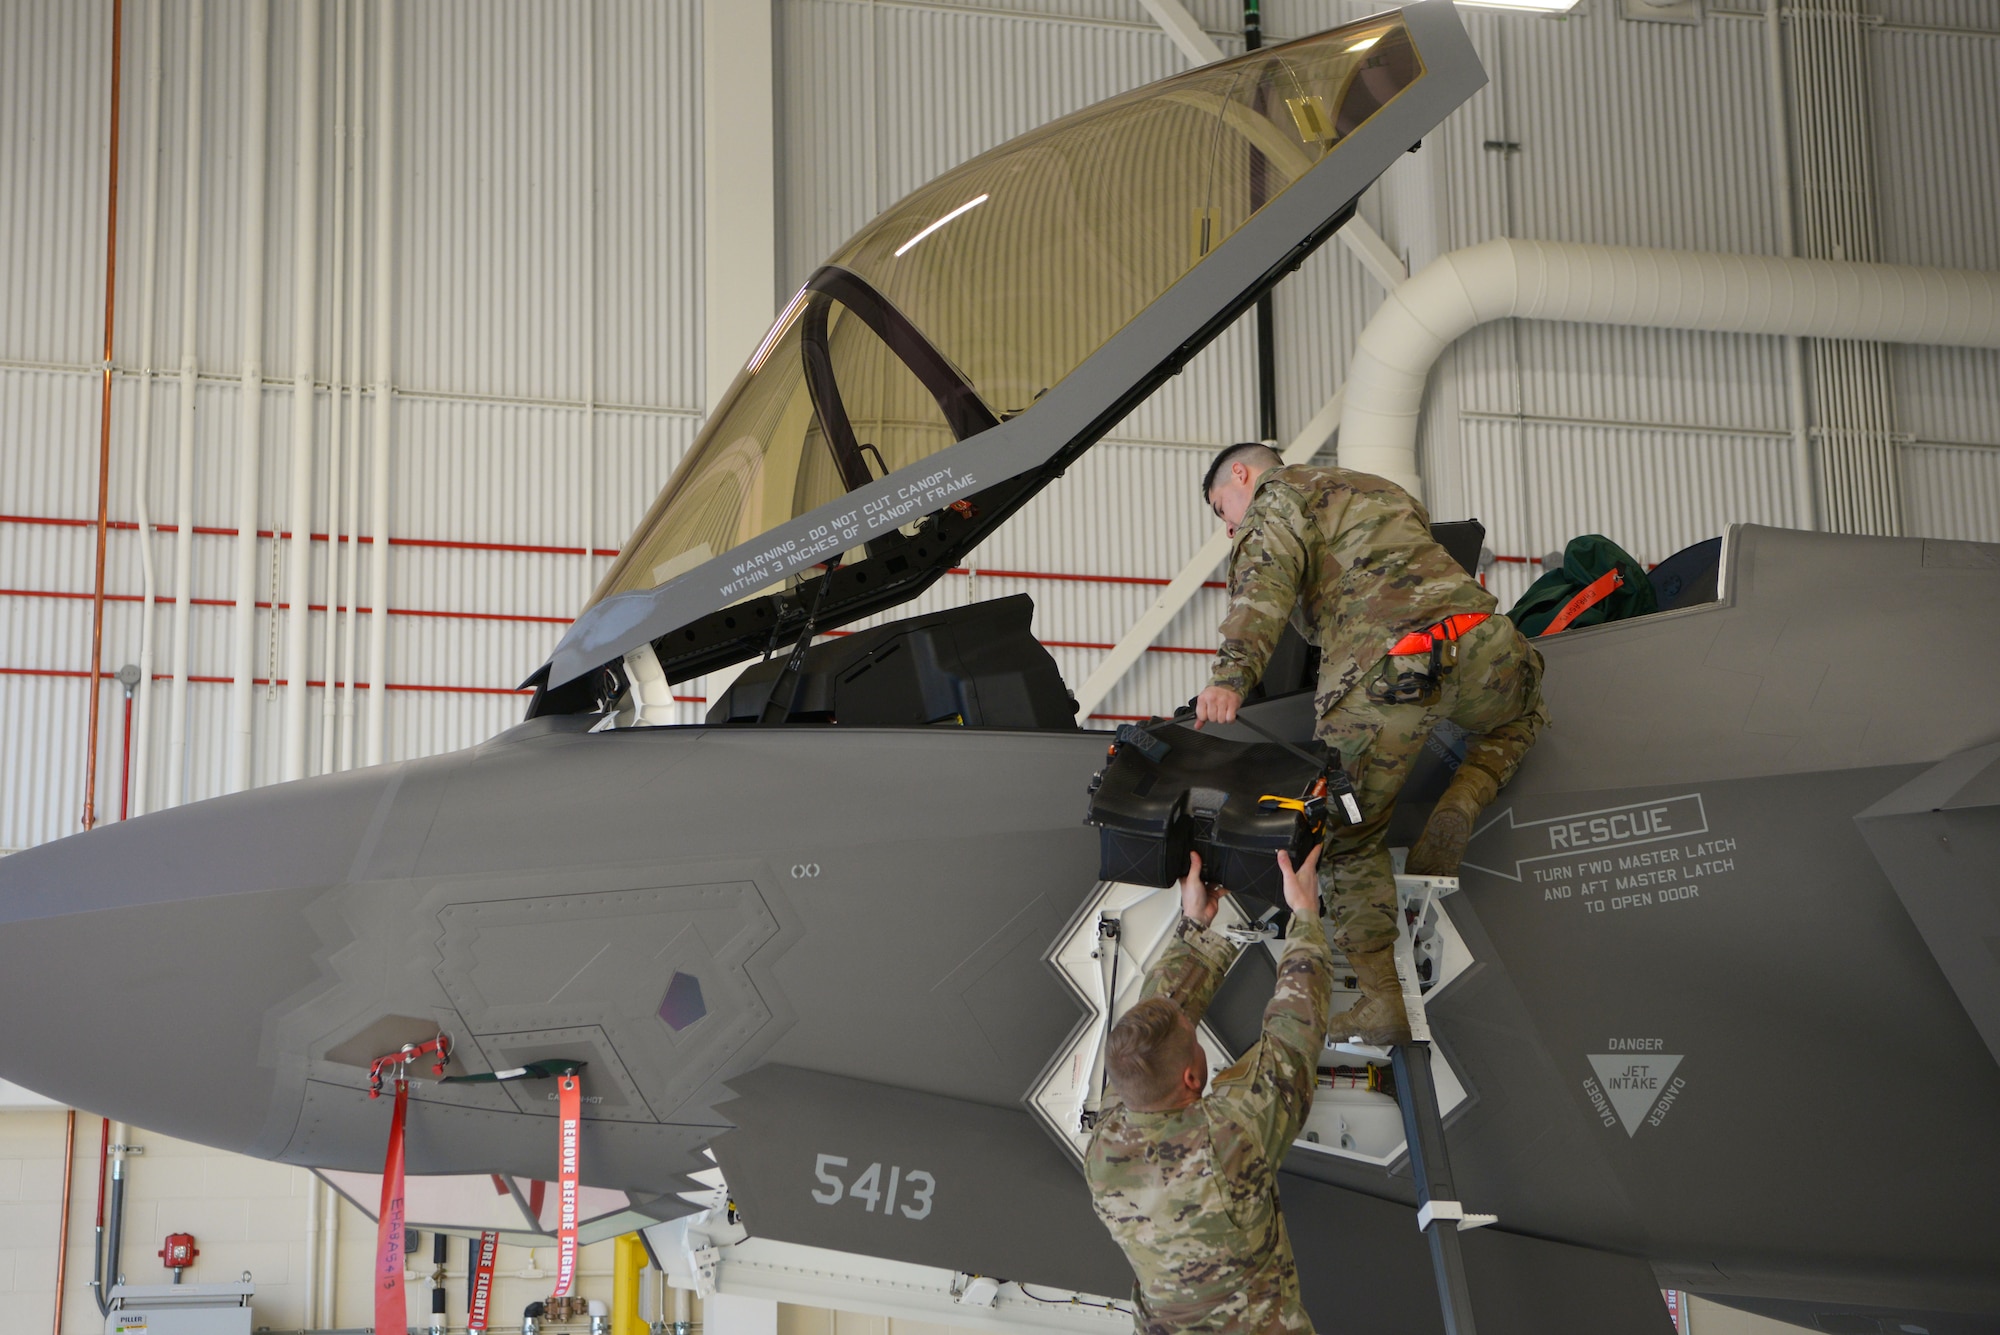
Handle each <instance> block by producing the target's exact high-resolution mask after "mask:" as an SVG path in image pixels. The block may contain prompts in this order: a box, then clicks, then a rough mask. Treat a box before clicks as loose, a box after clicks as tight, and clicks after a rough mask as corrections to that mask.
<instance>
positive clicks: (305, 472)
mask: <svg viewBox="0 0 2000 1335" xmlns="http://www.w3.org/2000/svg"><path fill="white" fill-rule="evenodd" d="M297 6H298V7H297V9H296V11H295V13H294V18H295V20H296V21H297V23H298V25H299V45H298V69H297V70H295V71H294V72H293V81H294V88H295V90H296V92H297V102H296V111H295V113H294V114H295V115H296V116H297V118H298V123H297V124H296V125H295V126H293V133H294V135H295V137H296V145H297V147H296V164H295V167H294V171H293V176H292V472H291V484H292V506H291V509H292V546H291V559H290V560H289V561H287V562H286V565H285V601H286V602H288V603H290V604H291V609H290V610H289V611H288V612H286V613H285V672H286V675H287V678H288V680H287V682H286V684H285V742H284V752H283V762H282V763H283V770H282V773H283V776H284V777H285V778H287V779H303V778H304V777H305V776H306V706H307V704H308V703H309V699H308V695H307V692H308V690H309V688H308V687H307V685H306V680H307V678H308V677H310V676H311V675H312V674H311V673H310V672H309V671H307V669H306V657H307V655H308V654H309V653H310V652H311V638H310V632H311V629H312V624H311V612H310V611H309V605H310V604H311V602H312V500H313V497H312V455H313V408H314V403H313V361H314V358H315V354H316V353H317V351H318V348H317V345H316V341H315V336H316V335H317V334H318V332H319V304H318V295H319V0H297ZM274 540H275V539H274ZM277 612H278V609H277V608H275V607H274V608H272V609H271V614H272V615H273V616H276V615H277ZM328 689H332V688H331V685H330V684H329V687H328Z"/></svg>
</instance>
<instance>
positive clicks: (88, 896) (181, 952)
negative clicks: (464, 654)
mask: <svg viewBox="0 0 2000 1335" xmlns="http://www.w3.org/2000/svg"><path fill="white" fill-rule="evenodd" d="M397 772H398V767H395V766H384V767H381V768H378V769H372V770H358V771H354V772H352V773H349V774H340V775H330V776H327V777H325V778H321V779H313V780H308V781H305V782H302V783H289V784H280V785H276V786H273V787H269V788H261V789H257V790H254V791H251V792H246V793H239V794H236V795H235V796H231V797H225V798H217V799H215V800H212V801H207V802H198V803H194V804H191V805H189V806H185V807H179V808H176V809H174V810H172V811H163V812H159V813H157V814H154V815H150V816H145V817H141V818H138V819H135V820H130V821H122V822H119V823H117V824H114V825H108V826H104V827H102V828H99V829H97V830H93V831H90V832H88V833H85V834H79V835H73V836H71V837H69V838H67V839H59V840H56V841H54V842H52V843H48V844H44V845H42V846H40V847H38V848H33V849H29V850H26V851H24V852H21V853H17V854H14V855H13V856H11V857H8V858H5V859H0V1014H5V1015H6V1016H7V1017H8V1026H7V1029H8V1032H7V1035H6V1038H5V1039H4V1040H0V1078H5V1079H7V1080H11V1081H13V1082H14V1083H16V1084H19V1085H22V1086H25V1087H26V1088H29V1089H32V1090H35V1091H37V1092H38V1093H41V1094H44V1095H47V1096H48V1097H50V1098H54V1099H59V1100H61V1101H62V1102H64V1103H67V1104H69V1105H71V1106H73V1107H77V1108H82V1109H85V1110H87V1111H90V1112H95V1113H100V1114H102V1115H104V1116H107V1117H111V1118H115V1119H117V1120H120V1121H126V1122H131V1123H134V1124H136V1125H138V1126H143V1127H146V1128H147V1129H149V1130H153V1131H157V1132H161V1133H163V1134H167V1135H174V1136H180V1137H183V1138H185V1139H189V1140H195V1141H199V1142H202V1143H205V1144H209V1145H214V1146H216V1147H218V1148H222V1149H230V1150H236V1151H239V1152H246V1153H257V1152H260V1151H263V1152H266V1153H268V1152H271V1151H272V1150H274V1149H275V1148H276V1147H277V1146H281V1145H282V1144H283V1142H284V1138H285V1137H286V1136H288V1135H289V1134H290V1131H291V1126H292V1122H294V1121H295V1120H296V1117H297V1108H296V1100H297V1093H296V1089H297V1082H296V1080H288V1081H284V1082H282V1084H281V1081H280V1078H279V1077H280V1071H279V1069H278V1068H279V1056H278V1054H277V1053H276V1052H275V1051H271V1050H267V1049H269V1048H270V1047H271V1040H270V1038H269V1036H268V1034H267V1033H266V1023H265V1021H266V1016H267V1014H270V1013H272V1012H274V1010H275V1009H276V1008H278V1007H279V1006H280V1004H281V1003H282V1002H283V1001H284V1000H285V998H287V997H288V996H292V995H295V994H296V993H297V992H298V990H299V989H300V988H302V987H304V986H306V985H307V984H308V983H310V982H311V980H312V979H313V977H314V973H315V970H314V968H313V954H314V951H315V949H317V948H319V943H318V941H317V939H316V937H315V934H314V932H313V930H312V929H311V927H310V926H309V924H308V922H307V916H306V914H305V912H304V907H305V904H306V902H307V901H308V900H309V899H310V898H311V897H312V896H313V895H315V894H316V893H317V892H318V891H320V890H321V889H322V888H324V887H325V886H327V885H330V884H336V883H338V882H341V881H343V880H345V879H346V878H347V876H348V874H349V869H350V867H351V866H352V864H353V861H354V859H355V857H356V853H357V850H358V849H359V848H361V847H362V846H363V845H364V844H365V843H366V840H367V836H368V831H369V829H370V828H371V825H378V824H379V823H380V820H381V816H380V814H379V811H380V809H381V808H383V807H384V806H385V802H386V799H387V798H388V796H389V795H390V794H392V793H393V790H394V789H393V781H394V777H395V775H396V774H397ZM281 1088H285V1089H290V1090H291V1091H292V1093H291V1094H290V1095H289V1102H288V1099H287V1096H285V1095H282V1094H281V1092H280V1091H281Z"/></svg>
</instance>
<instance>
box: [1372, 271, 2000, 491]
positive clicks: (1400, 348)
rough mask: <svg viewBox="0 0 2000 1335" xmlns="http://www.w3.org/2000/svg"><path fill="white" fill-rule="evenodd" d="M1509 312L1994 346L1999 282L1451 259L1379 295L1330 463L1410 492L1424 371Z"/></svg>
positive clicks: (1924, 274)
mask: <svg viewBox="0 0 2000 1335" xmlns="http://www.w3.org/2000/svg"><path fill="white" fill-rule="evenodd" d="M1509 316H1516V317H1522V318H1526V319H1537V320H1570V321H1574V322H1578V323H1582V324H1611V325H1635V326H1649V327H1653V328H1660V329H1701V330H1707V331H1710V332H1712V333H1728V334H1789V335H1794V336H1800V337H1807V338H1844V339H1867V340H1872V341H1875V342H1882V343H1926V344H1940V345H1949V346H1956V347H1972V348H2000V274H1995V273H1983V272H1971V271H1966V270H1956V269H1921V268H1913V267H1909V266H1905V265H1898V264H1847V263H1842V262H1840V261H1836V260H1808V259H1781V258H1778V257H1775V256H1766V255H1712V254H1702V253H1699V252H1694V251H1679V250H1641V249H1636V248H1632V247H1625V246H1585V245H1571V244H1565V243H1562V242H1555V241H1511V240H1504V239H1503V240H1499V241H1488V242H1486V243H1484V244H1483V245H1477V246H1471V247H1468V248H1467V249H1465V250H1458V251H1453V252H1452V253H1451V254H1449V255H1444V256H1441V257H1439V258H1438V259H1437V260H1436V261H1434V262H1433V263H1431V264H1430V265H1428V266H1426V267H1425V268H1424V270H1423V271H1422V272H1421V273H1419V274H1417V275H1416V276H1415V277H1414V278H1412V279H1411V280H1410V281H1409V282H1407V283H1405V284H1403V285H1402V286H1401V287H1399V288H1397V289H1396V290H1395V291H1394V292H1391V293H1390V294H1389V296H1388V299H1387V300H1386V301H1384V302H1383V303H1382V306H1381V309H1379V310H1378V311H1376V312H1375V316H1374V318H1373V319H1371V320H1370V321H1369V322H1368V327H1367V328H1366V329H1364V330H1363V331H1362V333H1361V341H1360V345H1359V347H1358V348H1357V349H1356V351H1355V354H1354V362H1353V364H1352V366H1351V367H1350V368H1349V370H1348V378H1347V384H1346V396H1347V402H1346V406H1345V408H1344V409H1343V410H1342V412H1341V417H1340V465H1341V467H1343V468H1350V469H1354V470H1356V471H1358V472H1363V473H1374V474H1376V475H1377V476H1380V477H1386V478H1390V479H1392V480H1393V481H1396V482H1399V483H1401V484H1402V485H1403V486H1405V487H1408V488H1410V489H1411V490H1412V491H1414V492H1416V493H1417V494H1418V495H1422V491H1421V486H1422V483H1421V481H1420V480H1419V478H1418V475H1417V414H1418V411H1419V409H1420V408H1421V406H1422V403H1423V397H1424V382H1425V380H1426V379H1427V378H1428V377H1429V375H1430V369H1431V364H1432V363H1433V362H1435V361H1436V360H1437V359H1438V357H1439V355H1440V354H1442V353H1443V352H1444V350H1445V349H1446V348H1447V347H1449V346H1451V343H1452V341H1453V340H1454V339H1456V338H1458V336H1459V335H1461V334H1463V333H1465V332H1466V331H1468V330H1470V329H1472V328H1473V327H1474V326H1476V325H1481V324H1484V323H1486V322H1487V321H1489V320H1500V319H1505V318H1507V317H1509Z"/></svg>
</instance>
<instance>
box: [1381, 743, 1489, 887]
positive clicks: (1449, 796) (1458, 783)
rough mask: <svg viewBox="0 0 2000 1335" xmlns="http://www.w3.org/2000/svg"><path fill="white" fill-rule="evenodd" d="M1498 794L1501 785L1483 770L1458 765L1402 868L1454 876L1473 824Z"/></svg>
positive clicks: (1413, 873)
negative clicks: (1455, 772)
mask: <svg viewBox="0 0 2000 1335" xmlns="http://www.w3.org/2000/svg"><path fill="white" fill-rule="evenodd" d="M1499 795H1500V785H1499V784H1498V783H1496V782H1494V779H1493V776H1492V775H1491V774H1488V773H1487V772H1486V771H1485V770H1483V769H1475V768H1474V767H1473V766H1471V765H1460V766H1459V767H1458V773H1457V774H1454V775H1453V776H1452V779H1451V784H1450V786H1449V787H1447V788H1446V789H1445V790H1444V795H1443V796H1442V797H1440V798H1438V800H1437V805H1436V806H1435V807H1432V808H1431V817H1430V819H1429V820H1427V821H1425V822H1424V832H1423V834H1421V835H1419V836H1418V838H1417V845H1416V847H1415V848H1412V849H1411V850H1410V856H1409V857H1408V858H1407V859H1405V860H1404V863H1403V870H1404V871H1406V872H1408V873H1409V874H1410V875H1412V876H1456V875H1458V864H1459V862H1460V860H1462V859H1463V858H1464V857H1465V842H1466V840H1468V839H1470V838H1471V837H1472V824H1473V822H1474V821H1476V820H1478V819H1479V813H1480V812H1481V811H1482V810H1484V809H1485V807H1486V804H1487V803H1488V802H1491V801H1492V800H1493V799H1494V798H1495V797H1497V796H1499Z"/></svg>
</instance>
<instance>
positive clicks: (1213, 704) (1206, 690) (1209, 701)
mask: <svg viewBox="0 0 2000 1335" xmlns="http://www.w3.org/2000/svg"><path fill="white" fill-rule="evenodd" d="M1242 703H1243V697H1242V696H1240V695H1238V694H1237V693H1236V692H1234V691H1232V690H1230V689H1229V688H1228V687H1227V686H1204V687H1203V688H1202V692H1201V694H1200V695H1197V696H1196V697H1195V698H1194V726H1195V727H1197V728H1199V727H1200V726H1201V725H1202V724H1204V723H1234V722H1236V709H1237V706H1239V705H1241V704H1242Z"/></svg>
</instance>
